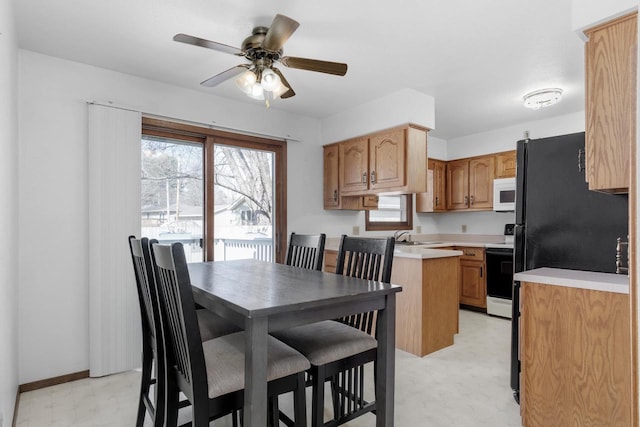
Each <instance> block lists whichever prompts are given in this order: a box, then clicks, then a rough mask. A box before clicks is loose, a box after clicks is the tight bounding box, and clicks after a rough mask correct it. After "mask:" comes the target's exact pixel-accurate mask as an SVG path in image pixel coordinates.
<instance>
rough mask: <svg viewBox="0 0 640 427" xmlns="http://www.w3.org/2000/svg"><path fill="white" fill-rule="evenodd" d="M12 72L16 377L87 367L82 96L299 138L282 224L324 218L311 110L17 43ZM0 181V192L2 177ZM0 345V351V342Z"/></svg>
mask: <svg viewBox="0 0 640 427" xmlns="http://www.w3.org/2000/svg"><path fill="white" fill-rule="evenodd" d="M2 1H6V0H2ZM2 16H5V15H4V14H2ZM2 63H3V64H4V61H3V62H2ZM19 73H20V80H19V132H20V153H19V178H20V186H19V213H20V223H19V235H20V239H19V241H20V242H25V244H24V245H21V248H20V253H19V274H20V290H19V292H20V295H19V304H20V305H19V335H20V342H19V357H20V365H19V381H20V383H25V382H30V381H35V380H40V379H45V378H50V377H55V376H58V375H64V374H68V373H73V372H78V371H82V370H85V369H87V368H88V357H89V356H88V352H89V350H88V324H87V323H88V312H87V306H88V286H87V281H88V258H87V248H88V245H89V236H88V235H87V230H88V216H87V215H88V205H87V203H88V194H87V191H88V189H87V185H86V181H87V177H88V171H87V145H86V144H87V106H86V101H102V102H104V101H109V100H110V101H113V102H114V103H115V104H116V105H121V106H126V107H131V108H133V109H136V110H139V111H142V112H143V113H151V114H155V115H161V116H166V117H173V118H178V119H183V120H189V121H193V122H198V123H203V124H207V123H211V122H212V121H215V122H216V124H217V125H219V126H224V127H230V128H236V129H243V130H249V131H253V132H256V133H261V134H267V135H291V136H292V137H293V138H296V139H299V140H300V142H290V143H289V144H288V165H289V166H288V171H287V174H288V182H289V188H288V194H289V199H288V200H289V203H288V218H289V229H290V230H296V231H298V232H319V231H320V230H321V229H323V223H326V222H330V221H331V217H329V216H327V215H325V214H324V211H323V209H322V196H321V195H322V179H321V178H320V177H322V148H321V144H320V141H319V140H320V125H319V121H317V120H315V119H310V118H306V117H302V116H298V115H293V114H288V113H283V112H281V111H278V110H277V109H275V108H273V107H272V108H270V109H266V108H265V107H264V106H263V105H262V104H260V103H253V102H252V101H251V100H249V99H248V103H247V104H245V103H240V102H234V101H229V100H226V99H222V98H219V97H215V96H211V95H208V94H204V93H201V92H197V91H191V90H187V89H183V88H178V87H175V86H169V85H166V84H162V83H158V82H153V81H149V80H145V79H141V78H137V77H133V76H129V75H125V74H120V73H116V72H112V71H108V70H104V69H100V68H96V67H91V66H87V65H83V64H79V63H74V62H70V61H65V60H62V59H58V58H52V57H48V56H44V55H40V54H37V53H34V52H29V51H23V50H20V51H19ZM14 86H15V85H14ZM2 102H4V98H3V101H2ZM2 117H5V116H4V115H3V116H2ZM1 128H2V129H5V127H4V126H2V127H1ZM3 136H4V135H3ZM2 141H3V142H4V139H3V140H2ZM4 152H5V151H4V150H3V154H4ZM0 158H2V160H1V161H2V162H7V158H6V157H4V156H0ZM7 169H8V168H4V167H3V168H1V169H0V170H2V171H3V172H4V171H5V170H7ZM0 182H1V183H2V184H0V185H2V187H0V191H3V192H4V190H5V189H4V186H5V183H6V182H7V181H6V180H0ZM7 199H9V198H7ZM7 199H3V200H7ZM9 205H10V204H9ZM9 205H8V206H9ZM2 214H6V211H4V210H3V212H2ZM2 214H0V215H2ZM327 217H328V218H329V219H327ZM2 223H3V224H4V221H2ZM10 235H11V234H8V232H7V234H3V236H10ZM125 239H126V236H123V240H122V241H123V250H126V245H125V244H124V243H125ZM9 241H12V242H17V241H18V239H9ZM13 264H15V263H13ZM0 304H4V300H2V302H0ZM2 316H4V312H3V313H2ZM3 326H4V325H2V326H0V327H3ZM132 327H138V325H132ZM0 348H2V349H3V350H2V351H4V348H5V347H4V342H2V343H0ZM13 367H14V368H15V366H13Z"/></svg>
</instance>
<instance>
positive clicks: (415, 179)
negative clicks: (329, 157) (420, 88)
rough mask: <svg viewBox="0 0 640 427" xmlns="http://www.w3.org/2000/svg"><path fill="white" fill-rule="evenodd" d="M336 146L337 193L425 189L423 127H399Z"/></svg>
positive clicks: (425, 136) (365, 193) (345, 194)
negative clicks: (337, 166) (337, 164)
mask: <svg viewBox="0 0 640 427" xmlns="http://www.w3.org/2000/svg"><path fill="white" fill-rule="evenodd" d="M332 145H333V144H332ZM336 145H338V147H339V150H338V153H339V155H338V157H339V162H338V163H339V171H340V172H339V184H340V188H339V192H340V194H341V196H355V195H371V194H378V193H390V194H409V193H420V192H424V191H426V188H427V172H426V165H425V159H426V158H427V130H426V129H423V128H418V127H415V126H413V125H409V126H402V127H397V128H393V129H388V130H385V131H381V132H377V133H374V134H371V135H366V136H362V137H359V138H354V139H350V140H347V141H342V142H339V143H336Z"/></svg>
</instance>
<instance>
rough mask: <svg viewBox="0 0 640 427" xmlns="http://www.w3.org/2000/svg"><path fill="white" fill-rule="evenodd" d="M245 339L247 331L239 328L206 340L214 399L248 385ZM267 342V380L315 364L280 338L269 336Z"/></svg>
mask: <svg viewBox="0 0 640 427" xmlns="http://www.w3.org/2000/svg"><path fill="white" fill-rule="evenodd" d="M244 340H245V336H244V332H237V333H235V334H230V335H225V336H222V337H219V338H215V339H212V340H209V341H205V342H203V343H202V349H203V351H204V359H205V363H206V366H207V380H208V383H209V398H210V399H213V398H216V397H218V396H222V395H225V394H227V393H232V392H234V391H238V390H242V389H243V388H244ZM267 345H268V348H267V381H272V380H275V379H278V378H283V377H286V376H289V375H293V374H296V373H298V372H303V371H306V370H307V369H309V368H310V367H311V365H310V364H309V361H308V360H307V359H306V358H305V357H304V356H303V355H302V354H300V353H299V352H297V351H296V350H294V349H292V348H291V347H289V346H287V345H286V344H284V343H282V342H280V341H278V340H277V339H275V338H273V337H268V341H267Z"/></svg>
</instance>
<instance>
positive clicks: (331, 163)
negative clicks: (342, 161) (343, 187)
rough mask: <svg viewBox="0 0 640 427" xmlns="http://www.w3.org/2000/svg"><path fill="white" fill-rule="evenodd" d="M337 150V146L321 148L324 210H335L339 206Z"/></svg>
mask: <svg viewBox="0 0 640 427" xmlns="http://www.w3.org/2000/svg"><path fill="white" fill-rule="evenodd" d="M338 148H339V147H338V145H337V144H333V145H325V146H324V147H323V162H324V167H323V169H324V186H323V189H324V190H323V199H324V208H325V209H337V208H338V207H339V205H340V191H339V185H338V182H339V181H338V176H339V173H340V171H339V170H338V167H339V163H338Z"/></svg>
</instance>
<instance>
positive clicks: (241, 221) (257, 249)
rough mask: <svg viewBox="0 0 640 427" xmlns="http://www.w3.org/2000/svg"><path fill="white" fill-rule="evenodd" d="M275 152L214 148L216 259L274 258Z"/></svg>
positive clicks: (231, 147) (220, 146) (217, 145)
mask: <svg viewBox="0 0 640 427" xmlns="http://www.w3.org/2000/svg"><path fill="white" fill-rule="evenodd" d="M273 164H274V153H273V152H270V151H264V150H255V149H251V148H242V147H234V146H229V145H223V144H215V145H214V174H213V180H214V190H213V191H214V200H215V216H214V222H213V223H214V232H213V235H214V239H215V246H214V259H215V260H230V259H245V258H254V259H260V260H263V261H273V259H274V257H273V256H274V231H275V230H274V226H273V216H274V214H275V209H274V199H275V198H274V193H273V189H274V178H275V177H274V173H273Z"/></svg>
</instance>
